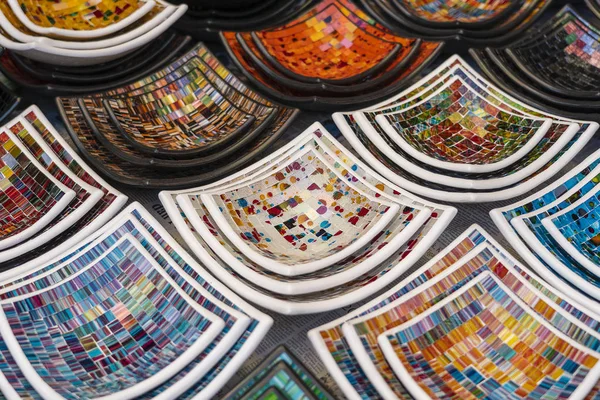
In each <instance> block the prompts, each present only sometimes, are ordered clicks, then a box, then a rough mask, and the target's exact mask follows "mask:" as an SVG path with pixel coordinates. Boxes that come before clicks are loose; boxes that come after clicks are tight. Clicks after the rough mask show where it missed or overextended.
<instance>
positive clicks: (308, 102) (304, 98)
mask: <svg viewBox="0 0 600 400" xmlns="http://www.w3.org/2000/svg"><path fill="white" fill-rule="evenodd" d="M240 37H241V36H240ZM221 39H222V41H223V43H224V45H225V46H226V49H227V51H228V52H229V55H230V56H231V58H232V60H233V61H234V63H235V64H236V66H237V67H238V69H239V70H240V71H241V72H242V73H243V74H244V76H246V78H248V80H249V81H250V82H251V83H252V85H253V87H255V88H256V89H257V90H259V91H261V92H263V93H265V94H266V95H267V96H269V97H270V98H273V99H275V100H277V101H279V102H281V103H282V104H288V105H292V106H297V107H301V108H304V109H315V110H319V111H324V110H339V109H340V108H356V107H360V106H366V105H369V104H372V103H375V102H377V101H381V100H382V99H384V98H386V97H389V96H390V95H391V94H393V93H395V92H398V91H399V90H401V88H402V87H403V86H405V85H406V83H407V82H409V81H410V80H411V79H412V78H413V77H414V76H416V75H417V74H418V73H419V72H420V71H421V70H423V69H424V68H426V67H427V65H428V64H429V63H430V62H431V61H433V59H434V58H435V57H436V56H437V55H438V53H439V52H440V50H441V48H442V44H441V43H435V42H422V43H421V44H420V46H419V47H418V49H417V50H415V52H416V54H415V55H414V56H412V57H411V58H410V62H408V63H407V64H406V66H405V67H404V68H403V69H402V70H401V72H398V73H397V74H395V76H394V78H393V79H392V80H391V81H387V80H386V82H385V83H383V84H381V85H379V86H377V87H376V88H372V89H371V90H369V91H368V92H365V93H362V94H353V95H345V97H340V96H339V95H338V96H334V95H332V94H331V93H330V94H318V95H314V94H313V95H309V94H307V93H300V92H299V91H297V90H292V89H290V88H289V87H286V86H284V85H282V84H280V83H279V82H277V81H275V80H273V78H272V77H269V76H267V75H266V74H265V73H264V72H263V71H261V70H258V69H256V67H255V66H254V65H255V64H254V61H253V60H252V58H251V57H250V56H249V53H247V52H246V51H245V49H244V48H243V46H242V45H241V44H240V42H239V41H238V38H237V37H236V34H235V33H231V32H225V33H221ZM399 62H401V61H399ZM323 85H326V84H323Z"/></svg>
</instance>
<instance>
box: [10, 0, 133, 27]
mask: <svg viewBox="0 0 600 400" xmlns="http://www.w3.org/2000/svg"><path fill="white" fill-rule="evenodd" d="M19 4H20V5H21V9H22V10H23V12H24V13H25V15H26V16H27V17H28V18H29V19H30V20H31V21H32V22H34V23H35V24H36V25H39V26H43V27H48V28H49V27H56V28H61V29H69V30H93V29H98V28H103V27H106V26H109V25H111V24H114V23H116V22H118V21H120V20H122V19H124V18H126V17H128V16H129V15H131V14H132V13H134V12H135V11H136V10H137V9H138V8H140V7H141V6H143V5H144V2H142V1H140V0H91V1H85V2H81V1H77V0H53V1H46V0H20V1H19Z"/></svg>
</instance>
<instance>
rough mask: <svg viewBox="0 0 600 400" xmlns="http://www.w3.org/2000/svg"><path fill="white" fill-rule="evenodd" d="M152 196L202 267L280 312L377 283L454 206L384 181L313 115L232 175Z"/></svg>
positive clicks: (334, 301) (305, 308)
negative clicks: (300, 130)
mask: <svg viewBox="0 0 600 400" xmlns="http://www.w3.org/2000/svg"><path fill="white" fill-rule="evenodd" d="M159 197H160V199H161V201H162V203H163V205H164V207H165V209H166V211H167V213H168V215H169V217H170V218H171V220H172V221H173V223H174V225H175V227H176V228H177V230H178V231H179V233H180V234H181V235H182V237H183V239H184V240H185V241H186V243H187V244H188V246H189V247H190V248H191V249H192V251H193V252H194V253H195V254H196V256H197V257H198V258H199V259H200V260H201V262H202V263H203V264H204V265H206V267H207V268H208V269H210V270H211V272H213V273H214V274H215V275H216V276H217V277H218V278H219V279H221V280H222V281H223V282H225V283H226V284H227V285H228V286H229V287H231V288H233V289H234V290H235V291H236V293H238V294H240V295H241V296H243V297H246V298H247V299H249V300H251V301H252V302H254V303H257V304H259V305H261V306H262V307H265V308H268V309H271V310H274V311H276V312H279V313H283V314H306V313H316V312H322V311H327V310H332V309H336V308H339V307H343V306H345V305H348V304H351V303H355V302H357V301H359V300H360V299H363V298H366V297H368V296H369V295H371V294H373V293H375V292H377V291H378V290H380V289H381V288H383V287H385V286H386V285H387V284H389V283H390V282H392V281H393V280H394V279H395V278H397V277H398V276H400V275H401V274H402V273H404V272H405V271H406V270H407V269H408V268H409V267H410V266H412V265H413V264H414V262H416V261H417V260H418V259H419V257H420V256H421V255H423V254H424V253H425V251H426V250H427V249H428V248H429V247H430V246H431V244H432V243H434V242H435V240H436V239H437V238H438V237H439V235H440V234H441V233H442V232H443V231H444V229H445V228H446V226H447V225H448V224H449V223H450V221H451V220H452V218H453V217H454V215H455V214H456V209H455V208H453V207H448V206H442V205H438V204H434V203H430V202H428V201H425V200H422V199H420V198H418V197H415V196H413V195H412V194H410V193H407V192H405V191H404V190H403V189H400V188H399V187H397V186H395V185H394V184H392V183H390V182H389V181H387V180H386V179H384V178H383V177H381V176H380V175H379V174H377V173H376V172H374V171H373V170H371V169H370V168H369V167H368V166H366V165H365V164H363V163H362V162H361V161H360V160H358V159H357V158H356V157H355V156H354V155H353V154H352V153H351V152H350V151H348V150H347V149H345V148H344V147H343V146H342V145H341V144H340V143H339V142H338V141H337V140H335V138H333V137H332V136H331V135H330V134H329V133H328V132H327V131H326V130H325V128H324V127H323V126H322V125H321V124H319V123H315V124H313V125H312V126H311V127H309V128H308V129H307V130H306V131H305V132H304V133H303V134H301V135H299V136H298V137H296V138H295V139H294V140H293V141H291V142H290V143H288V144H287V145H286V146H284V147H282V148H281V149H279V150H278V151H276V152H274V153H273V154H271V155H270V156H268V157H266V158H264V159H262V160H260V161H259V162H257V163H255V164H253V165H252V166H250V167H248V168H246V169H244V170H242V171H240V172H238V173H236V174H234V175H231V176H229V177H227V178H224V179H222V180H220V181H218V182H215V183H213V184H210V185H205V186H202V187H197V188H193V189H188V190H184V191H163V192H161V193H160V195H159Z"/></svg>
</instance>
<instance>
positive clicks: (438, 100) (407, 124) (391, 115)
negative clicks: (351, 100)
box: [375, 77, 552, 173]
mask: <svg viewBox="0 0 600 400" xmlns="http://www.w3.org/2000/svg"><path fill="white" fill-rule="evenodd" d="M483 93H485V92H483ZM483 93H482V94H483ZM423 97H425V98H423ZM423 97H419V98H418V100H420V101H418V102H416V100H417V99H415V100H411V101H410V102H407V103H406V104H405V105H398V104H396V105H395V106H394V108H396V107H398V108H402V109H401V110H400V111H394V112H384V113H382V114H380V115H378V116H377V117H376V118H375V120H376V121H377V122H378V123H379V125H380V126H381V128H382V129H383V130H384V131H385V133H386V134H387V135H388V136H389V137H390V138H391V139H392V140H393V141H394V142H395V143H396V144H397V145H398V146H400V147H401V148H402V150H404V151H406V152H407V153H408V154H410V155H411V156H413V157H414V158H416V159H417V160H419V161H422V162H424V163H426V164H429V165H432V166H435V167H440V168H443V169H447V170H451V171H459V172H467V173H477V172H490V171H496V170H498V169H501V168H504V167H507V166H510V165H511V164H513V163H515V162H517V161H518V160H519V159H520V158H522V157H523V156H525V155H526V154H527V153H529V152H530V151H531V150H532V149H533V148H535V146H536V145H537V144H538V143H539V141H540V140H541V139H542V138H543V137H544V136H545V134H546V132H547V131H548V129H549V128H550V127H551V125H552V120H550V119H548V118H546V119H542V118H533V117H527V116H524V115H523V114H522V113H519V114H514V113H511V112H510V111H508V110H507V108H508V109H510V108H509V107H508V106H507V105H506V104H502V105H500V107H498V106H497V105H495V104H493V103H490V102H488V100H487V99H486V98H485V97H482V96H481V95H480V94H479V93H478V92H477V90H474V88H473V87H471V86H470V85H469V84H468V83H467V82H465V81H464V80H463V79H461V78H460V77H456V78H454V79H450V80H448V81H447V82H446V83H444V84H443V85H441V86H440V87H439V89H437V90H436V91H434V92H433V93H431V92H430V94H428V95H425V96H423ZM502 106H504V107H503V108H501V107H502Z"/></svg>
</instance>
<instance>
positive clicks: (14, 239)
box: [0, 126, 75, 250]
mask: <svg viewBox="0 0 600 400" xmlns="http://www.w3.org/2000/svg"><path fill="white" fill-rule="evenodd" d="M0 132H5V133H6V134H7V136H8V137H9V138H10V140H12V142H13V143H14V144H15V146H17V147H18V148H19V150H21V152H22V153H23V155H24V156H25V157H27V159H28V160H29V161H30V162H31V164H32V165H33V166H34V167H35V168H36V169H37V170H39V171H40V172H41V173H42V175H44V176H46V178H47V179H48V180H49V181H50V182H52V184H53V185H55V186H56V187H57V188H58V189H59V190H60V191H61V192H62V193H63V195H62V197H61V198H60V199H59V200H58V201H57V202H56V203H54V206H53V207H52V208H51V209H49V210H47V212H46V213H45V214H44V215H42V216H41V217H40V219H38V220H37V221H36V222H34V223H33V224H31V225H29V226H28V227H27V228H25V230H23V231H21V232H19V233H17V234H15V235H13V236H10V237H7V238H5V239H1V240H0V250H4V249H6V248H8V247H11V246H14V245H17V244H19V243H21V242H23V241H24V240H26V239H29V238H30V237H31V236H33V235H34V234H36V233H38V232H39V231H40V230H42V229H44V228H45V227H46V226H47V225H48V224H49V223H50V222H51V221H52V220H53V219H54V218H56V217H57V216H58V215H59V214H60V213H61V212H62V211H63V210H64V209H65V208H66V207H67V206H68V205H69V203H70V202H71V201H72V200H73V199H74V198H75V192H74V191H72V190H71V189H69V188H67V187H66V186H65V185H63V184H62V183H61V182H59V181H58V180H57V179H56V178H54V177H53V176H52V175H50V173H49V172H48V171H46V168H44V167H43V166H42V165H41V164H40V163H38V162H37V160H36V159H35V157H34V156H33V155H32V154H31V153H30V152H29V150H27V148H26V147H25V146H24V145H23V144H22V143H21V141H20V140H18V139H15V138H14V137H11V135H12V134H10V132H9V130H8V129H7V128H6V126H3V127H2V128H0Z"/></svg>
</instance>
